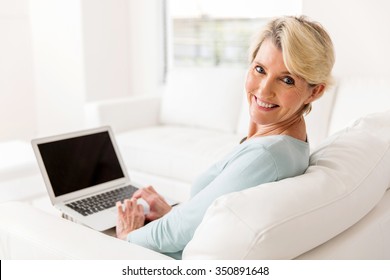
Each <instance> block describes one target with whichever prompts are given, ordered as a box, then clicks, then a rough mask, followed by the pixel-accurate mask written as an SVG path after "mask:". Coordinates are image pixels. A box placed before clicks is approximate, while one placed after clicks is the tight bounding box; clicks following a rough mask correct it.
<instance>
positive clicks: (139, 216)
mask: <svg viewBox="0 0 390 280" xmlns="http://www.w3.org/2000/svg"><path fill="white" fill-rule="evenodd" d="M123 204H124V205H125V209H123V207H122V203H121V202H120V201H118V202H117V203H116V207H117V209H118V218H117V222H116V236H117V237H118V238H120V239H123V240H126V236H127V235H128V234H129V233H130V232H132V231H133V230H136V229H138V228H140V227H142V226H143V225H144V224H145V213H144V208H143V206H142V205H139V204H137V199H135V198H132V199H125V201H124V202H123Z"/></svg>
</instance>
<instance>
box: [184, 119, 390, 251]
mask: <svg viewBox="0 0 390 280" xmlns="http://www.w3.org/2000/svg"><path fill="white" fill-rule="evenodd" d="M389 115H390V112H387V113H385V114H378V115H376V116H374V117H368V118H367V119H362V120H361V121H359V122H357V123H356V124H355V125H354V127H352V128H349V129H346V130H343V131H342V132H340V133H338V134H337V135H335V136H333V137H330V138H329V139H328V140H327V141H325V143H324V144H323V145H321V146H320V147H319V148H318V149H317V150H316V152H315V153H314V154H313V155H312V156H311V164H310V167H309V168H308V170H307V172H306V173H305V174H303V175H302V176H298V177H295V178H289V179H285V180H282V181H279V182H275V183H269V184H264V185H261V186H259V187H255V188H251V189H248V190H246V191H243V192H239V193H233V194H229V195H226V196H224V197H222V198H220V199H217V201H216V202H215V203H214V205H213V206H212V207H211V208H209V210H208V212H207V213H206V216H205V218H204V220H203V222H202V224H201V225H200V227H199V228H198V230H197V231H196V233H195V236H194V238H193V240H192V241H191V242H190V243H189V244H188V246H187V247H186V249H185V251H184V257H185V258H193V259H210V258H211V259H259V258H260V259H291V258H295V257H297V256H299V255H301V254H302V253H304V252H306V251H308V250H310V249H313V248H314V247H316V246H318V245H320V244H322V243H324V242H326V241H328V240H329V239H331V238H333V237H334V236H336V235H338V234H340V233H341V232H343V231H344V230H346V229H348V228H349V227H350V226H352V225H353V224H354V223H356V222H357V221H359V220H360V219H361V218H362V217H363V216H364V215H366V214H367V213H368V212H369V211H370V210H371V209H372V208H373V207H374V206H375V205H376V204H377V203H378V202H379V201H380V200H381V199H382V197H383V195H384V193H385V191H386V189H387V188H388V186H389V182H390V172H388V167H389V166H390V149H389V146H390V145H389V144H390V142H389V140H390V138H387V139H383V137H382V136H383V135H387V136H389V135H390V122H388V120H389ZM378 123H379V125H378ZM378 126H379V127H380V128H381V129H380V130H379V134H377V133H376V132H377V130H376V129H375V127H378ZM378 136H380V137H378ZM237 232H239V233H240V234H236V233H237ZM228 233H231V234H228ZM221 236H224V238H220V237H221ZM227 240H228V242H227Z"/></svg>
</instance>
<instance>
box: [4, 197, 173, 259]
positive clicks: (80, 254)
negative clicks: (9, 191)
mask: <svg viewBox="0 0 390 280" xmlns="http://www.w3.org/2000/svg"><path fill="white" fill-rule="evenodd" d="M0 221H1V223H0V241H1V242H0V259H2V260H4V259H27V260H28V259H41V260H47V259H104V260H107V259H125V260H130V259H154V260H155V259H159V260H164V259H170V258H168V257H166V256H164V255H162V254H159V253H156V252H154V251H151V250H148V249H145V248H142V247H140V246H137V245H134V244H130V243H127V242H125V241H122V240H119V239H116V238H112V237H111V236H108V235H106V234H103V233H100V232H97V231H94V230H92V229H89V228H87V227H84V226H80V225H78V224H75V223H73V222H70V221H67V220H64V219H61V218H60V217H55V216H53V215H50V214H47V213H45V212H42V211H40V210H38V209H36V208H34V207H31V206H29V205H28V204H25V203H20V202H7V203H3V204H0Z"/></svg>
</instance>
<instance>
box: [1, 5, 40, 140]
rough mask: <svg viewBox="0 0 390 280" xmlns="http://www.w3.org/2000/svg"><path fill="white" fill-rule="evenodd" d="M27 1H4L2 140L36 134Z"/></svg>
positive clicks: (2, 14) (2, 13) (2, 16)
mask: <svg viewBox="0 0 390 280" xmlns="http://www.w3.org/2000/svg"><path fill="white" fill-rule="evenodd" d="M35 112H36V111H35V106H34V86H33V69H32V50H31V34H30V25H29V13H28V2H27V0H13V1H11V0H0V141H2V140H10V139H13V138H28V137H29V136H30V135H32V134H34V133H35V131H36V125H35Z"/></svg>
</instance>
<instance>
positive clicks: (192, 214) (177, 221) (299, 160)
mask: <svg viewBox="0 0 390 280" xmlns="http://www.w3.org/2000/svg"><path fill="white" fill-rule="evenodd" d="M308 164H309V145H308V144H307V143H306V142H303V141H300V140H297V139H295V138H292V137H290V136H286V135H274V136H265V137H257V138H251V139H249V140H247V141H245V142H243V143H242V144H240V145H238V146H237V147H236V148H235V149H233V151H232V152H231V153H230V154H228V155H227V156H226V157H225V158H224V159H222V160H221V161H219V162H217V163H216V164H214V165H212V166H211V167H210V168H209V169H208V170H206V172H204V173H203V174H202V175H200V176H199V177H198V178H197V180H196V181H195V182H194V184H193V185H192V189H191V199H190V200H189V201H187V202H184V203H182V204H180V205H179V206H177V207H174V208H173V209H172V210H171V211H170V212H169V213H168V214H167V215H165V216H164V217H162V218H160V219H158V220H156V221H153V222H151V223H149V224H147V225H145V226H144V227H142V228H140V229H138V230H135V231H133V232H131V233H130V234H129V235H128V236H127V240H128V241H129V242H131V243H135V244H138V245H140V246H143V247H146V248H149V249H152V250H154V251H157V252H161V253H164V254H167V255H170V256H173V257H175V258H181V252H182V251H183V249H184V247H185V246H186V245H187V243H188V242H189V241H190V240H191V239H192V237H193V235H194V233H195V230H196V228H197V227H198V226H199V224H200V223H201V221H202V219H203V216H204V214H205V212H206V210H207V208H208V207H209V206H210V205H211V204H212V203H213V201H214V200H215V199H216V198H218V197H220V196H222V195H224V194H227V193H231V192H237V191H241V190H244V189H247V188H251V187H254V186H258V185H260V184H264V183H267V182H274V181H278V180H281V179H284V178H287V177H293V176H297V175H300V174H302V173H303V172H304V171H305V170H306V168H307V167H308Z"/></svg>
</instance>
